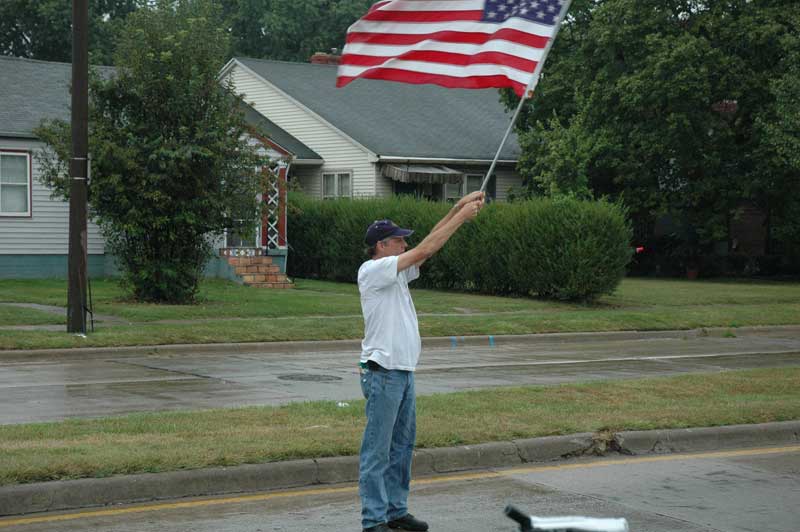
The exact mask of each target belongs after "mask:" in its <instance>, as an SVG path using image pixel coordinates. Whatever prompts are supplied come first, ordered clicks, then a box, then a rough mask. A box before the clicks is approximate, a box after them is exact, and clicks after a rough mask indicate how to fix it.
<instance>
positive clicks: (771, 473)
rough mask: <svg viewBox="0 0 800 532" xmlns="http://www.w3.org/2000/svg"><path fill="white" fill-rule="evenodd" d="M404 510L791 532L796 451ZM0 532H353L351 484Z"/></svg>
mask: <svg viewBox="0 0 800 532" xmlns="http://www.w3.org/2000/svg"><path fill="white" fill-rule="evenodd" d="M409 503H410V508H411V511H412V512H413V513H415V514H416V515H418V516H419V517H421V518H424V519H426V520H427V521H428V522H429V523H430V525H431V532H495V531H496V532H501V531H506V532H512V531H514V530H518V529H517V528H516V527H515V525H514V524H513V523H512V522H511V521H510V520H508V519H507V518H505V517H504V516H503V515H502V510H503V508H504V507H505V505H506V504H509V503H511V504H514V505H516V506H518V507H519V508H521V509H524V510H526V511H528V512H530V513H532V514H534V515H537V516H554V515H585V516H593V517H625V518H626V519H627V520H628V522H629V523H630V530H631V531H632V532H712V531H716V532H719V531H724V532H767V531H769V532H796V531H797V529H798V528H797V508H798V507H800V447H799V446H794V447H783V448H761V449H746V450H735V451H725V452H716V453H697V454H685V455H666V456H657V457H645V458H642V457H616V458H611V459H608V458H604V459H582V460H574V461H567V462H558V463H555V464H548V465H538V466H533V467H520V468H515V469H506V470H496V471H485V472H477V473H471V474H469V475H461V476H459V475H451V476H446V477H430V478H425V479H418V480H416V481H415V482H414V484H413V486H412V493H411V497H410V501H409ZM0 529H8V530H11V531H19V532H41V531H45V530H59V531H63V532H74V531H78V530H80V531H86V532H93V531H104V532H166V531H187V530H191V531H195V532H245V531H246V532H278V531H281V532H282V531H292V532H312V531H313V532H319V531H335V532H340V531H346V530H352V531H355V530H360V526H359V501H358V494H357V488H356V486H354V485H351V484H349V485H334V486H327V487H321V488H315V489H308V490H297V491H280V492H271V493H265V494H256V495H251V496H243V497H238V498H236V497H228V498H209V499H194V500H189V501H187V500H182V501H175V502H173V501H166V502H164V503H160V504H156V505H149V506H122V507H110V508H107V509H100V510H84V511H82V512H76V513H73V514H41V515H33V516H28V517H25V518H8V519H0Z"/></svg>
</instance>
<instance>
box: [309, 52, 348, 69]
mask: <svg viewBox="0 0 800 532" xmlns="http://www.w3.org/2000/svg"><path fill="white" fill-rule="evenodd" d="M338 51H339V50H338V49H336V48H331V52H332V53H330V54H327V53H325V52H316V53H314V55H312V56H311V62H312V63H313V64H315V65H338V64H339V61H341V59H342V56H341V55H339V54H338Z"/></svg>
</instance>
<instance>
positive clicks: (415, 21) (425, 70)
mask: <svg viewBox="0 0 800 532" xmlns="http://www.w3.org/2000/svg"><path fill="white" fill-rule="evenodd" d="M483 6H484V2H483V0H439V1H427V0H388V1H384V2H378V3H377V4H375V5H373V6H372V7H371V8H370V10H369V12H368V13H367V14H366V15H364V17H362V18H361V19H360V20H358V21H357V22H356V23H355V24H353V25H352V26H350V29H349V30H348V31H347V42H346V44H345V47H344V50H343V53H342V59H341V62H340V65H339V72H338V76H337V80H336V86H337V87H343V86H345V85H347V84H348V83H350V82H351V81H353V80H354V79H356V78H370V79H384V80H390V81H401V82H405V83H417V84H419V83H433V84H436V85H442V86H444V87H450V88H468V89H482V88H487V87H511V88H513V89H514V91H515V92H516V93H517V94H518V95H522V93H523V92H524V91H525V88H526V87H527V85H528V83H529V82H530V80H531V77H532V76H533V72H534V70H535V69H536V65H537V64H538V62H539V61H541V60H542V59H543V54H544V50H545V47H546V46H547V42H548V40H550V39H552V38H553V37H554V35H555V33H556V28H555V27H554V26H547V25H543V24H537V23H535V22H530V21H528V20H525V19H522V18H518V17H512V18H509V19H507V20H506V21H505V22H503V23H497V24H496V23H489V22H481V16H482V14H483Z"/></svg>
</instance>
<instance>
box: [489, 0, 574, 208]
mask: <svg viewBox="0 0 800 532" xmlns="http://www.w3.org/2000/svg"><path fill="white" fill-rule="evenodd" d="M571 3H572V0H565V2H564V3H563V4H562V5H561V11H560V12H559V14H558V20H557V21H556V24H555V31H554V33H553V37H552V38H551V39H549V40H548V41H547V44H546V45H545V48H544V53H543V54H542V59H541V60H540V61H539V62H538V63H536V68H535V69H534V71H533V76H532V77H531V80H530V81H529V82H528V86H527V87H525V92H523V93H522V97H521V98H520V99H519V105H517V110H516V111H514V116H512V117H511V123H510V124H508V129H506V134H505V135H503V140H501V141H500V147H499V148H497V153H495V154H494V159H493V160H492V164H491V166H489V171H488V172H486V177H484V178H483V183H482V184H481V192H486V186H487V185H488V184H489V179H490V178H491V177H492V172H493V171H494V167H495V166H496V165H497V159H499V158H500V152H501V151H503V146H505V144H506V140H507V139H508V136H509V135H510V134H511V129H512V128H513V127H514V124H515V123H516V121H517V117H518V116H519V112H520V111H521V110H522V105H523V104H524V103H525V100H526V98H527V97H528V95H529V94H531V91H532V90H533V89H534V88H536V84H537V83H538V82H539V76H540V75H541V72H542V67H543V66H544V62H545V60H546V59H547V54H549V53H550V48H552V47H553V43H554V42H555V40H556V36H557V35H558V31H559V30H560V29H561V23H562V22H563V21H564V17H565V16H566V14H567V10H568V9H569V5H570V4H571ZM531 97H533V95H532V94H531Z"/></svg>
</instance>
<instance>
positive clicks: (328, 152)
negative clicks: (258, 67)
mask: <svg viewBox="0 0 800 532" xmlns="http://www.w3.org/2000/svg"><path fill="white" fill-rule="evenodd" d="M230 77H231V79H232V81H233V83H234V85H235V90H236V92H237V93H240V94H242V95H243V97H244V100H245V101H246V102H247V103H248V104H250V105H251V106H252V107H253V108H255V109H256V110H257V111H258V112H259V113H261V114H263V115H264V116H266V117H267V118H269V119H270V120H272V121H273V122H275V123H276V124H277V125H278V126H279V127H281V128H283V129H284V130H285V131H286V132H288V133H289V134H290V135H292V136H294V137H295V138H296V139H297V140H299V141H300V142H302V143H303V144H305V145H306V146H308V147H309V148H311V149H312V150H314V151H315V152H317V153H318V154H319V155H320V156H321V157H322V158H323V159H324V163H323V165H322V167H313V169H312V168H308V167H301V166H295V167H294V168H293V171H292V172H293V174H294V175H295V176H296V177H297V178H298V181H299V182H300V184H301V186H302V187H303V189H304V190H305V191H306V192H307V193H308V194H310V195H312V196H314V197H318V198H322V184H321V181H322V173H323V172H343V171H350V172H352V176H353V181H352V191H353V196H374V195H375V164H374V163H372V162H370V160H369V159H370V153H369V152H368V151H367V150H365V149H364V148H363V147H361V146H359V145H358V144H356V143H355V142H353V141H352V140H350V139H349V138H348V137H346V136H345V135H344V134H343V133H340V132H339V131H337V130H336V129H334V128H333V127H331V126H330V125H329V124H328V123H327V122H325V121H323V120H322V119H320V118H318V117H317V116H316V115H314V114H312V113H310V112H309V111H308V110H306V109H305V108H304V107H301V106H300V105H298V104H297V103H295V102H294V101H293V100H291V99H290V98H288V97H287V96H286V95H285V94H284V93H282V92H281V91H279V90H278V89H276V88H275V87H274V86H273V85H271V84H270V83H268V82H266V81H265V80H263V79H262V78H260V77H258V76H256V75H254V74H253V73H251V72H250V71H249V70H247V69H245V68H242V66H241V65H239V64H236V65H235V66H234V67H233V68H232V70H231V73H230Z"/></svg>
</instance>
